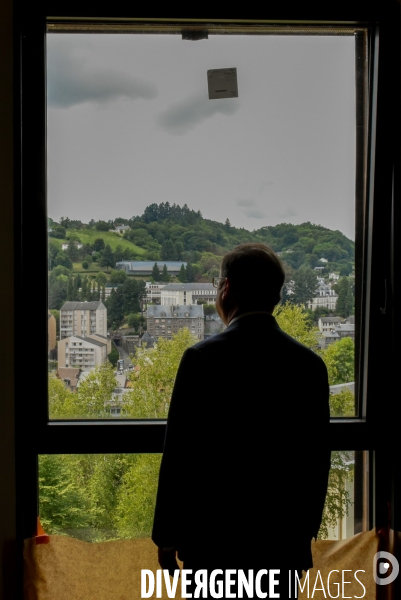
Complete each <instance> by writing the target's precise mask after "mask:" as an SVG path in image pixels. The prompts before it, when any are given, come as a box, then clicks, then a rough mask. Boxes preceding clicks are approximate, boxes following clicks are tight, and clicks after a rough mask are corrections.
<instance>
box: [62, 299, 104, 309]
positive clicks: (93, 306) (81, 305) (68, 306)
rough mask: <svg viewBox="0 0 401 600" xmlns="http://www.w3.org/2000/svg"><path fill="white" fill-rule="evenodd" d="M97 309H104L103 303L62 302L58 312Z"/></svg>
mask: <svg viewBox="0 0 401 600" xmlns="http://www.w3.org/2000/svg"><path fill="white" fill-rule="evenodd" d="M98 308H100V309H102V308H104V309H106V307H105V305H104V304H103V302H101V301H99V302H75V301H71V302H64V304H63V306H62V307H61V309H60V310H97V309H98Z"/></svg>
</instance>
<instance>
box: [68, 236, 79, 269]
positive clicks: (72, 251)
mask: <svg viewBox="0 0 401 600" xmlns="http://www.w3.org/2000/svg"><path fill="white" fill-rule="evenodd" d="M66 252H67V254H68V256H69V258H70V259H71V262H73V263H74V262H78V260H79V250H78V246H77V244H76V242H75V241H73V240H70V241H69V242H68V248H67V250H66Z"/></svg>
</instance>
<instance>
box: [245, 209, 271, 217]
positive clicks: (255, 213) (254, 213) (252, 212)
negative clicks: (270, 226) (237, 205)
mask: <svg viewBox="0 0 401 600" xmlns="http://www.w3.org/2000/svg"><path fill="white" fill-rule="evenodd" d="M242 212H243V213H244V215H245V216H246V217H248V218H250V219H264V218H265V217H266V213H264V212H263V211H262V210H259V208H249V209H245V210H243V211H242Z"/></svg>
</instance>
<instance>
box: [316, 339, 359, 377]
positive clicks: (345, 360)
mask: <svg viewBox="0 0 401 600" xmlns="http://www.w3.org/2000/svg"><path fill="white" fill-rule="evenodd" d="M323 360H324V362H325V364H326V367H327V371H328V374H329V384H330V385H338V384H339V383H348V382H350V381H354V379H355V375H354V364H355V344H354V341H353V340H352V339H351V338H349V337H345V338H343V339H342V340H339V341H338V342H333V343H332V344H330V346H329V347H328V348H327V349H326V350H325V351H324V353H323Z"/></svg>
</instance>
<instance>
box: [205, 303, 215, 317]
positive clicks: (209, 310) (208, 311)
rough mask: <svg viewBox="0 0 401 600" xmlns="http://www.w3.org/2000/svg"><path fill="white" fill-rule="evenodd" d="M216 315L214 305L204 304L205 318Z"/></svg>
mask: <svg viewBox="0 0 401 600" xmlns="http://www.w3.org/2000/svg"><path fill="white" fill-rule="evenodd" d="M216 313H217V309H216V305H215V304H204V305H203V314H204V315H205V317H208V316H210V315H215V314H216Z"/></svg>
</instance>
